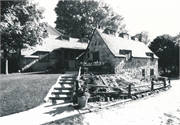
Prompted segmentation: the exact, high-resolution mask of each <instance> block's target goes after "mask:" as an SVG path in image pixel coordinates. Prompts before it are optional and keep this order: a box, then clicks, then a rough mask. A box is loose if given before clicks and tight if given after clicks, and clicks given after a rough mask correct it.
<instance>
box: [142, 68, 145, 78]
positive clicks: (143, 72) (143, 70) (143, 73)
mask: <svg viewBox="0 0 180 125" xmlns="http://www.w3.org/2000/svg"><path fill="white" fill-rule="evenodd" d="M142 77H145V69H142Z"/></svg>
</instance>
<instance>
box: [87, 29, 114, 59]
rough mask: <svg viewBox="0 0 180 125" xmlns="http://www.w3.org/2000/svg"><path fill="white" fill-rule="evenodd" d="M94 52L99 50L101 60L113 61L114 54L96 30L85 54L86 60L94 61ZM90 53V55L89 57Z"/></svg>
mask: <svg viewBox="0 0 180 125" xmlns="http://www.w3.org/2000/svg"><path fill="white" fill-rule="evenodd" d="M93 52H99V60H100V62H105V63H111V61H112V59H114V55H113V54H112V53H111V52H110V50H109V49H108V48H107V46H106V44H105V43H104V41H103V40H102V38H101V36H100V35H99V34H98V33H97V31H95V33H94V35H93V37H92V40H91V43H90V44H89V46H88V49H87V51H86V55H85V61H89V60H91V61H93ZM88 54H89V57H88Z"/></svg>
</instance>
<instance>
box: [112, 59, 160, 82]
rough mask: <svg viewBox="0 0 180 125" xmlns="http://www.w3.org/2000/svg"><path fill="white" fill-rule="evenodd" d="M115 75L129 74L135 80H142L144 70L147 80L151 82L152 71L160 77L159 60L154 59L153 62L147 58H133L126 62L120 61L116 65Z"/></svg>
mask: <svg viewBox="0 0 180 125" xmlns="http://www.w3.org/2000/svg"><path fill="white" fill-rule="evenodd" d="M114 64H115V65H114V69H115V73H117V74H121V73H124V72H126V73H128V74H129V75H131V76H132V77H134V78H138V79H141V78H143V76H142V70H144V71H145V79H147V80H150V70H151V69H153V70H154V75H155V76H158V60H157V59H154V61H151V60H150V59H146V58H132V59H131V60H130V61H125V59H121V60H120V59H119V62H116V63H114Z"/></svg>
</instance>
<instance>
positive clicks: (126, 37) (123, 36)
mask: <svg viewBox="0 0 180 125" xmlns="http://www.w3.org/2000/svg"><path fill="white" fill-rule="evenodd" d="M119 37H122V38H124V39H129V34H127V33H120V34H119Z"/></svg>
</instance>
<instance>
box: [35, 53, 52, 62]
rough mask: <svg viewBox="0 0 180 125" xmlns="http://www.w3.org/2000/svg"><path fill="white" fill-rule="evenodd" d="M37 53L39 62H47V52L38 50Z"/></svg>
mask: <svg viewBox="0 0 180 125" xmlns="http://www.w3.org/2000/svg"><path fill="white" fill-rule="evenodd" d="M38 55H39V61H40V62H49V52H39V53H38Z"/></svg>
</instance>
